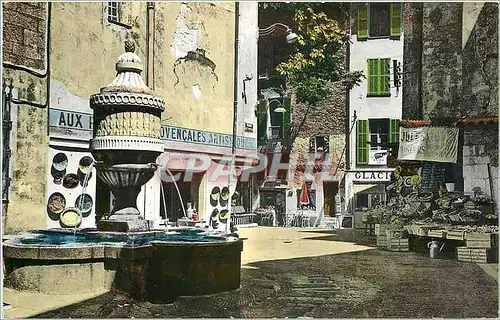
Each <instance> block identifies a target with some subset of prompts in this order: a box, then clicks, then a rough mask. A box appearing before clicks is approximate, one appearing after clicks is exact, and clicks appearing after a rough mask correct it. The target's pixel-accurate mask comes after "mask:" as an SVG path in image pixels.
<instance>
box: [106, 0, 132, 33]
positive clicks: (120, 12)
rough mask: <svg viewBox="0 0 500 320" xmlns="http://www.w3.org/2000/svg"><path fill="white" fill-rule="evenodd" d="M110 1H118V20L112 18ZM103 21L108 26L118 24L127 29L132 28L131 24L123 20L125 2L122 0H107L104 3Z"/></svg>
mask: <svg viewBox="0 0 500 320" xmlns="http://www.w3.org/2000/svg"><path fill="white" fill-rule="evenodd" d="M110 3H116V17H117V18H118V20H115V19H113V18H111V19H110V10H111V9H112V8H111V7H110ZM103 4H104V5H103V22H104V24H105V25H108V26H113V25H114V26H118V27H122V28H126V29H132V26H131V25H128V24H126V23H124V22H123V2H120V1H106V2H104V3H103Z"/></svg>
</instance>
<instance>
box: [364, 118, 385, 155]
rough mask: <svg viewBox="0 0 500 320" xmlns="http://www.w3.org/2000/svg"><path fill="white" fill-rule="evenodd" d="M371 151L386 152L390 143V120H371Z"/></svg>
mask: <svg viewBox="0 0 500 320" xmlns="http://www.w3.org/2000/svg"><path fill="white" fill-rule="evenodd" d="M369 124H370V150H386V149H387V145H388V142H389V119H371V120H370V121H369Z"/></svg>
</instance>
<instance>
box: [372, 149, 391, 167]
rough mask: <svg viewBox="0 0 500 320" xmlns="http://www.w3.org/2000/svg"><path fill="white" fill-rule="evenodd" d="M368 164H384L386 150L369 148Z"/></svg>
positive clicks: (385, 162)
mask: <svg viewBox="0 0 500 320" xmlns="http://www.w3.org/2000/svg"><path fill="white" fill-rule="evenodd" d="M368 164H371V165H373V164H374V165H386V164H387V150H370V157H369V158H368Z"/></svg>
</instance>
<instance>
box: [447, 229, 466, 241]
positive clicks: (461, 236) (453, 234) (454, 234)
mask: <svg viewBox="0 0 500 320" xmlns="http://www.w3.org/2000/svg"><path fill="white" fill-rule="evenodd" d="M465 238H466V232H465V231H464V230H453V231H447V232H446V239H448V240H465Z"/></svg>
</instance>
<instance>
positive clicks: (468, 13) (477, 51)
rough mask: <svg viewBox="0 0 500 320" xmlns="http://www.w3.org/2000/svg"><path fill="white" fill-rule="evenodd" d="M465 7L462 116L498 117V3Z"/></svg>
mask: <svg viewBox="0 0 500 320" xmlns="http://www.w3.org/2000/svg"><path fill="white" fill-rule="evenodd" d="M463 6H464V14H463V16H464V26H463V35H462V46H463V51H462V60H463V62H462V99H461V100H462V105H463V107H462V109H463V112H462V115H463V116H485V115H487V116H497V115H498V3H480V2H478V3H464V4H463ZM476 19H477V20H476ZM469 20H471V21H469Z"/></svg>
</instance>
